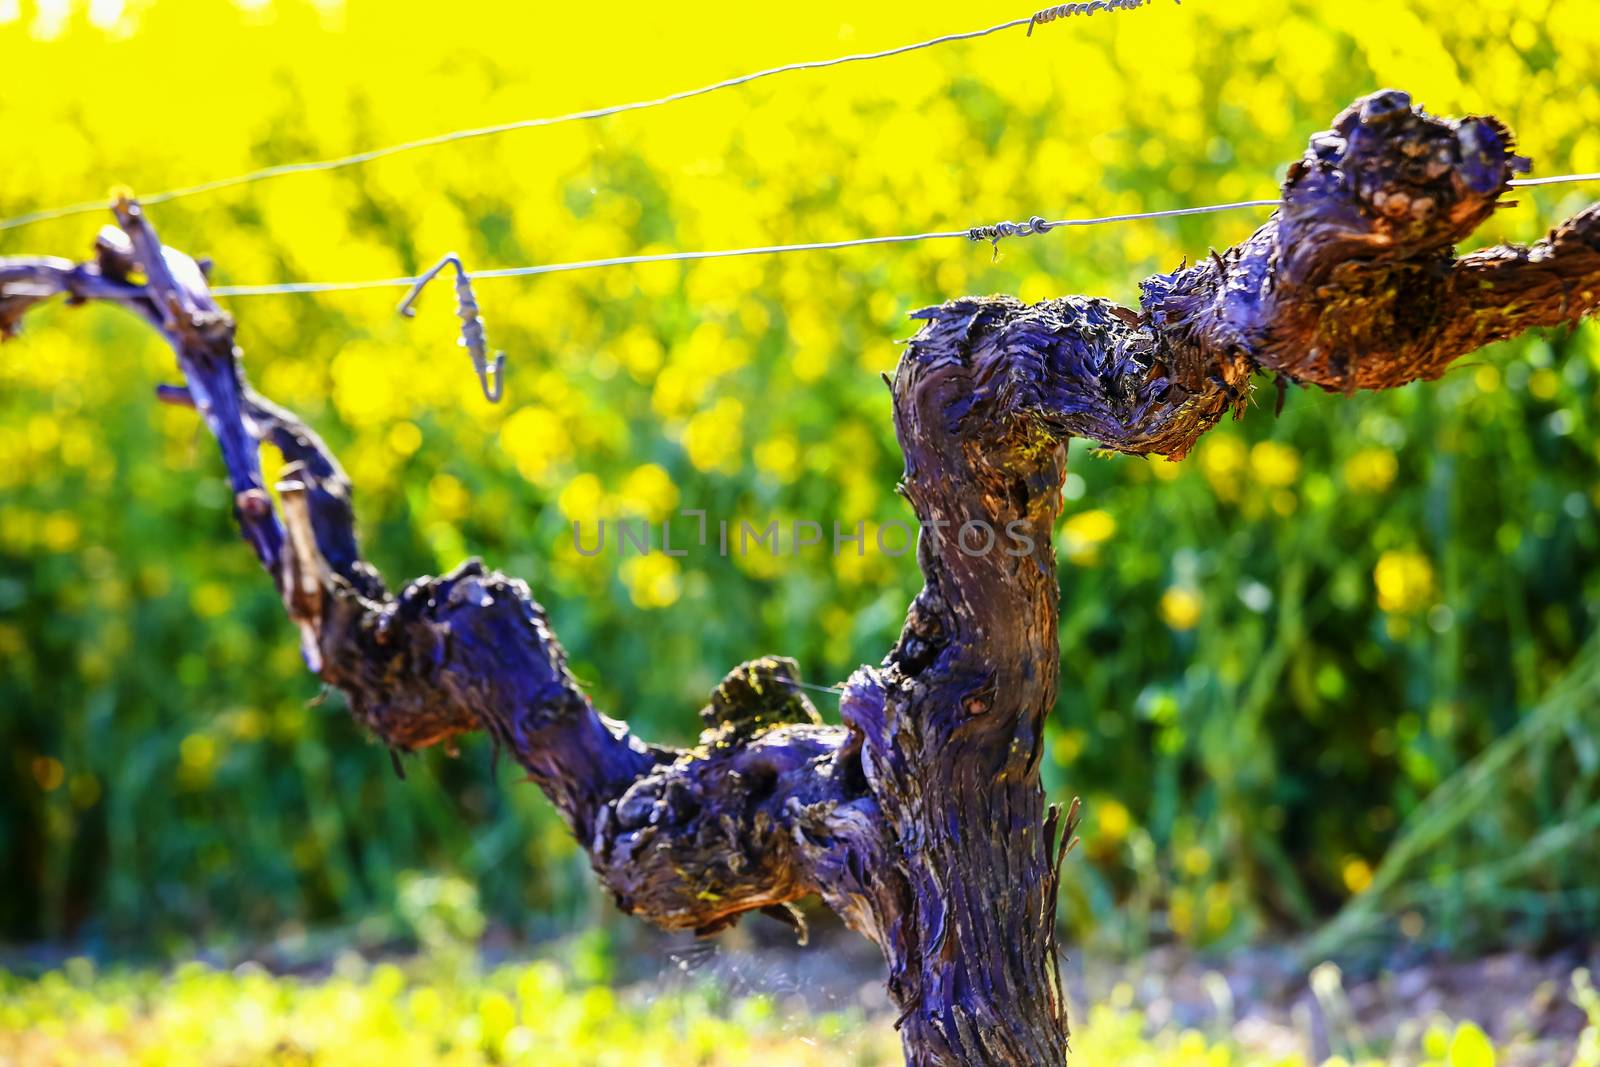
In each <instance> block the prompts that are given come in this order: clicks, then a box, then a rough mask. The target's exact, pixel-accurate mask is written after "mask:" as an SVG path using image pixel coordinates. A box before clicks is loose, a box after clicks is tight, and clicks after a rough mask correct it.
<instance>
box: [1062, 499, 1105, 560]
mask: <svg viewBox="0 0 1600 1067" xmlns="http://www.w3.org/2000/svg"><path fill="white" fill-rule="evenodd" d="M1116 532H1117V520H1116V519H1114V518H1112V516H1111V513H1110V512H1107V511H1102V510H1100V509H1099V508H1095V509H1094V510H1092V511H1080V512H1078V513H1077V514H1076V515H1074V516H1072V517H1071V518H1069V519H1068V520H1067V521H1066V523H1065V524H1064V525H1063V526H1062V528H1061V533H1062V542H1063V544H1062V548H1063V549H1065V551H1066V553H1067V558H1068V559H1070V560H1071V561H1072V562H1073V563H1076V564H1077V565H1078V566H1080V567H1092V566H1094V565H1095V564H1096V563H1098V562H1099V561H1100V546H1101V545H1103V544H1105V543H1106V542H1107V541H1109V540H1111V538H1112V536H1113V535H1114V534H1115V533H1116Z"/></svg>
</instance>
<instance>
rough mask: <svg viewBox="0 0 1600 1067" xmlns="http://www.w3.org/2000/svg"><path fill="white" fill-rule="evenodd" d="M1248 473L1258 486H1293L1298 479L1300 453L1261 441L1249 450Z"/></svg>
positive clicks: (1285, 446)
mask: <svg viewBox="0 0 1600 1067" xmlns="http://www.w3.org/2000/svg"><path fill="white" fill-rule="evenodd" d="M1250 473H1251V475H1253V476H1254V478H1255V480H1256V482H1257V483H1258V484H1260V485H1267V486H1272V487H1273V488H1281V487H1283V486H1286V485H1293V484H1294V483H1295V480H1296V479H1297V478H1299V477H1300V453H1298V452H1296V451H1295V450H1294V449H1293V448H1290V447H1289V446H1288V445H1284V444H1279V443H1278V442H1277V441H1262V442H1260V443H1259V444H1257V445H1256V446H1255V447H1254V448H1252V449H1251V450H1250Z"/></svg>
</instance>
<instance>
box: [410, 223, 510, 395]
mask: <svg viewBox="0 0 1600 1067" xmlns="http://www.w3.org/2000/svg"><path fill="white" fill-rule="evenodd" d="M446 267H454V268H455V271H456V316H457V317H458V318H460V319H461V338H460V340H459V341H457V342H456V343H457V344H459V345H460V346H461V347H462V348H465V349H466V350H467V354H468V355H470V356H471V357H472V369H473V370H475V371H477V372H478V384H479V385H481V386H482V387H483V396H484V399H485V400H487V401H489V403H491V404H498V403H499V402H500V398H501V397H502V396H504V395H505V384H506V381H505V369H506V354H505V353H504V352H496V353H495V354H494V363H493V364H492V365H491V364H490V362H489V340H488V338H487V337H486V336H485V335H484V330H483V316H482V315H480V314H479V313H478V298H477V296H475V295H474V294H473V292H472V276H471V275H469V274H468V273H467V269H466V268H465V267H463V266H462V265H461V257H460V256H458V255H456V254H455V253H454V252H447V253H445V255H444V258H443V259H441V260H439V262H437V263H435V264H434V265H433V266H432V267H431V268H430V269H429V270H428V271H427V272H426V273H424V274H423V275H422V276H421V277H419V278H418V279H417V280H416V281H415V282H414V283H413V284H412V286H411V288H410V290H409V291H407V293H406V295H405V299H403V300H401V301H400V306H399V307H398V308H396V309H395V310H397V311H399V312H400V314H402V315H404V316H405V317H406V318H408V319H410V318H415V317H416V314H417V311H416V308H415V306H414V305H415V304H416V302H417V298H418V297H419V296H421V295H422V290H423V288H424V287H425V286H427V284H428V283H429V282H431V281H433V279H434V278H435V277H437V276H438V274H439V272H440V271H442V270H444V269H445V268H446ZM491 383H492V384H491Z"/></svg>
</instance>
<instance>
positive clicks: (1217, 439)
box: [1200, 433, 1248, 500]
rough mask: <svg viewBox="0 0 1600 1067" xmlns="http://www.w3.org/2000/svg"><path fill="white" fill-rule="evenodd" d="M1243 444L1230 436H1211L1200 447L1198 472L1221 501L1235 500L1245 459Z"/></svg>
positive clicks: (1224, 434) (1242, 474)
mask: <svg viewBox="0 0 1600 1067" xmlns="http://www.w3.org/2000/svg"><path fill="white" fill-rule="evenodd" d="M1247 455H1248V454H1247V453H1246V451H1245V447H1244V442H1243V441H1241V440H1239V439H1238V438H1237V437H1234V436H1233V435H1232V434H1227V433H1222V434H1212V435H1211V436H1210V437H1208V438H1206V439H1205V440H1204V441H1202V442H1201V445H1200V470H1201V471H1203V472H1204V473H1205V476H1206V481H1208V482H1210V483H1211V489H1212V491H1213V492H1214V493H1216V494H1217V496H1219V497H1221V498H1222V499H1223V500H1237V499H1238V497H1239V482H1240V481H1241V480H1242V478H1243V476H1244V465H1245V459H1246V457H1247Z"/></svg>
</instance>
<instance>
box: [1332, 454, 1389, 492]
mask: <svg viewBox="0 0 1600 1067" xmlns="http://www.w3.org/2000/svg"><path fill="white" fill-rule="evenodd" d="M1399 469H1400V464H1399V463H1398V462H1397V461H1396V460H1395V457H1394V453H1393V452H1391V451H1389V450H1388V449H1387V448H1363V449H1362V450H1361V451H1359V452H1357V453H1356V454H1355V455H1353V456H1351V457H1350V458H1349V459H1347V460H1345V464H1344V482H1345V484H1346V485H1348V486H1349V487H1350V488H1351V489H1352V490H1354V491H1355V492H1357V493H1374V494H1376V493H1382V492H1384V491H1385V490H1387V489H1388V488H1389V486H1390V485H1392V484H1393V483H1394V476H1395V474H1396V473H1397V472H1398V471H1399Z"/></svg>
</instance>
